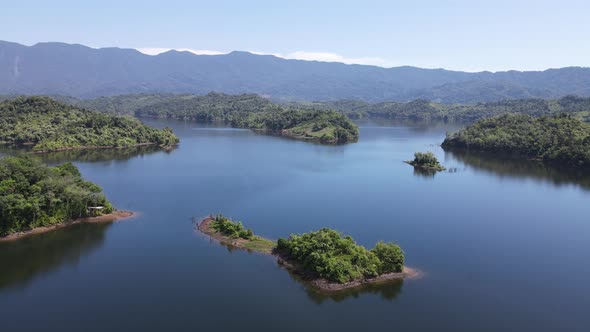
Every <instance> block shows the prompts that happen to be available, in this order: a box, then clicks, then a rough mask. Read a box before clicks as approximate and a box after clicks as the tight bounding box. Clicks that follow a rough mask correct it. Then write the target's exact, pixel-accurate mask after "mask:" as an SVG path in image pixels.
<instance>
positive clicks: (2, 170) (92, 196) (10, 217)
mask: <svg viewBox="0 0 590 332" xmlns="http://www.w3.org/2000/svg"><path fill="white" fill-rule="evenodd" d="M88 206H104V209H103V212H106V213H111V212H112V211H113V206H112V205H111V203H109V202H108V201H107V200H106V198H105V196H104V194H103V193H102V189H101V188H100V187H99V186H97V185H96V184H94V183H92V182H88V181H84V180H83V179H82V177H81V175H80V171H78V168H76V166H74V165H73V164H72V163H66V164H63V165H60V166H56V167H47V166H46V165H45V164H42V163H41V162H39V161H38V160H36V159H33V158H31V157H3V158H1V159H0V234H1V235H6V234H10V233H14V232H18V231H23V230H27V229H31V228H35V227H39V226H48V225H52V224H57V223H60V222H63V221H67V220H70V219H73V218H79V217H86V216H88V211H87V207H88Z"/></svg>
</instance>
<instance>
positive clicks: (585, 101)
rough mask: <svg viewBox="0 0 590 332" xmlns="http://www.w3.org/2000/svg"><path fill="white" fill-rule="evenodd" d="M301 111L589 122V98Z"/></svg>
mask: <svg viewBox="0 0 590 332" xmlns="http://www.w3.org/2000/svg"><path fill="white" fill-rule="evenodd" d="M293 104H294V105H297V106H298V107H300V108H306V107H307V108H313V109H333V110H336V111H338V112H340V113H342V114H345V115H346V116H348V117H349V118H351V119H409V120H414V121H431V120H434V121H450V122H459V123H473V122H475V121H477V120H480V119H483V118H489V117H492V116H497V115H502V114H506V113H519V114H528V115H532V116H543V115H546V116H555V115H558V114H561V113H566V114H569V115H571V116H573V117H575V118H578V119H580V120H583V121H586V122H590V98H588V97H578V96H565V97H562V98H559V99H540V98H527V99H506V100H499V101H490V102H478V103H473V104H462V103H461V104H459V103H457V104H443V103H437V102H435V101H431V100H426V99H416V100H412V101H409V102H395V101H388V102H380V103H369V102H365V101H360V100H336V101H324V102H298V103H293Z"/></svg>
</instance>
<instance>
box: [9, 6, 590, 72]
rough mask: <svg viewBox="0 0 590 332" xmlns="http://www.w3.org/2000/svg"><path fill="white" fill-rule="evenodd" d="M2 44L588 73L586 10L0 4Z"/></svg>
mask: <svg viewBox="0 0 590 332" xmlns="http://www.w3.org/2000/svg"><path fill="white" fill-rule="evenodd" d="M2 2H4V3H3V4H2V5H1V7H2V10H0V39H1V40H7V41H14V42H19V43H23V44H26V45H32V44H35V43H37V42H44V41H61V42H67V43H79V44H84V45H88V46H92V47H109V46H118V47H125V48H137V49H141V50H142V51H144V52H147V53H157V52H158V51H162V50H166V49H170V48H174V49H188V50H193V51H194V52H196V53H225V52H229V51H232V50H244V51H253V52H259V53H265V54H275V55H278V56H282V57H285V58H299V59H317V60H325V61H341V62H347V63H361V64H374V65H379V66H384V67H391V66H400V65H413V66H418V67H426V68H447V69H456V70H467V71H478V70H491V71H498V70H508V69H515V70H543V69H547V68H557V67H565V66H585V67H587V66H590V19H589V18H588V15H589V14H590V1H588V0H586V1H579V0H562V1H546V0H536V1H518V0H514V1H505V0H496V1H464V0H461V1H444V0H440V1H434V0H432V1H420V0H416V1H409V0H408V1H370V0H365V1H345V0H341V1H320V0H315V1H279V0H274V1H256V0H252V1H246V0H244V1H223V0H217V1H176V0H166V1H149V0H144V1H123V0H120V1H111V0H103V1H79V0H78V1H60V0H53V1H27V0H19V1H10V2H9V1H4V0H3V1H2Z"/></svg>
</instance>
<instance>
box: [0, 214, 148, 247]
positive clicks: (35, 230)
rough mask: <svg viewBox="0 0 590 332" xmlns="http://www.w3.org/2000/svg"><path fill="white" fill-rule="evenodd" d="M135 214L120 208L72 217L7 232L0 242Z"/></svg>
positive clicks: (110, 220)
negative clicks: (19, 230) (109, 211)
mask: <svg viewBox="0 0 590 332" xmlns="http://www.w3.org/2000/svg"><path fill="white" fill-rule="evenodd" d="M136 215H137V213H136V212H132V211H123V210H121V211H115V212H113V213H110V214H105V215H102V216H98V217H86V218H78V219H74V220H69V221H65V222H62V223H59V224H56V225H51V226H43V227H37V228H33V229H30V230H27V231H23V232H18V233H12V234H8V235H6V236H3V237H0V242H8V241H16V240H19V239H22V238H25V237H27V236H31V235H35V234H42V233H47V232H51V231H54V230H57V229H60V228H64V227H68V226H72V225H76V224H82V223H88V224H94V223H105V222H113V221H116V220H120V219H127V218H131V217H134V216H136Z"/></svg>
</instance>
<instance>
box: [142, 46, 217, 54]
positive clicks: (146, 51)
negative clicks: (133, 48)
mask: <svg viewBox="0 0 590 332" xmlns="http://www.w3.org/2000/svg"><path fill="white" fill-rule="evenodd" d="M137 50H138V51H140V52H141V53H143V54H147V55H158V54H160V53H164V52H168V51H170V50H176V51H179V52H191V53H193V54H198V55H218V54H226V52H220V51H211V50H193V49H190V48H161V47H143V48H138V49H137Z"/></svg>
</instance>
